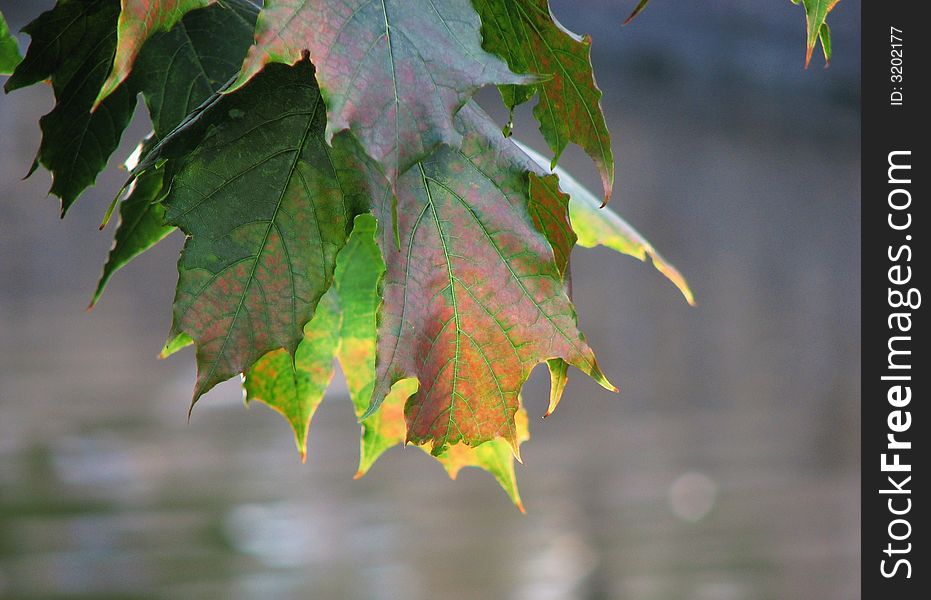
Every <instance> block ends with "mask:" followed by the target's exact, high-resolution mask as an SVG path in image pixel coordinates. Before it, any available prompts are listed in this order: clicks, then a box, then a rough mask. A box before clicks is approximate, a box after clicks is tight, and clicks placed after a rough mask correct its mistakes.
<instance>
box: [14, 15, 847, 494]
mask: <svg viewBox="0 0 931 600" xmlns="http://www.w3.org/2000/svg"><path fill="white" fill-rule="evenodd" d="M804 3H805V6H806V9H807V10H808V11H809V28H810V29H811V28H815V30H816V31H818V32H820V31H822V30H823V31H826V25H824V24H823V21H824V16H825V15H826V14H827V11H828V10H830V8H831V6H833V3H830V2H829V3H827V4H825V3H823V2H821V3H819V2H817V1H815V0H812V1H811V2H809V1H808V0H804ZM643 5H645V3H641V6H639V7H638V10H639V9H642V7H643ZM24 31H25V32H26V33H28V34H29V35H30V36H31V38H32V41H31V45H30V46H29V49H28V51H27V53H26V55H25V57H23V58H22V59H21V61H20V57H19V54H18V52H17V49H16V44H15V40H13V39H12V38H11V37H10V36H9V32H8V30H7V29H6V26H5V23H3V22H2V21H0V72H5V73H12V75H11V76H10V78H9V79H8V81H7V82H6V86H5V89H6V90H7V91H12V90H15V89H18V88H22V87H24V86H28V85H32V84H35V83H38V82H42V81H49V82H50V83H51V88H52V91H53V93H54V96H55V106H54V108H53V109H52V111H51V112H50V113H49V114H47V115H45V116H44V117H42V119H41V120H40V126H41V129H42V141H41V145H40V148H39V151H38V154H37V156H36V159H35V162H34V165H33V170H35V169H36V168H37V167H38V166H39V165H41V166H43V167H45V168H46V169H48V170H49V171H50V172H51V173H52V176H53V184H52V188H51V193H53V194H55V195H56V196H58V197H59V198H60V199H61V210H62V215H64V213H65V212H67V211H68V210H69V208H70V207H71V206H72V205H73V204H74V203H75V201H76V200H77V199H78V197H79V196H80V195H81V193H82V192H83V191H84V190H85V189H86V188H87V187H89V186H91V185H92V184H93V183H94V181H95V179H96V177H97V175H98V174H99V173H100V172H101V170H102V169H103V168H104V167H105V166H106V163H107V161H108V159H109V158H110V156H111V154H112V153H113V152H114V151H115V150H116V148H117V146H118V144H119V142H120V138H121V135H122V133H123V131H124V129H125V128H126V127H127V125H128V123H129V121H130V119H131V117H132V114H133V112H134V109H135V105H136V101H137V97H138V96H139V95H140V94H141V96H142V98H143V99H144V102H145V105H146V107H147V108H148V111H149V115H150V117H151V122H152V127H153V131H152V133H151V135H150V136H149V137H147V138H146V139H145V140H143V141H142V142H141V143H140V144H139V147H138V149H137V151H136V152H135V153H134V154H133V156H132V157H130V160H129V161H128V162H127V168H128V169H129V172H130V179H129V181H128V182H127V185H126V186H125V187H124V189H123V190H121V191H120V193H119V195H118V196H117V199H116V200H115V201H114V203H115V205H116V204H118V212H119V216H120V222H119V225H118V227H117V229H116V234H115V242H114V246H113V248H112V250H111V252H110V255H109V258H108V260H107V263H106V265H105V267H104V271H103V276H102V277H101V280H100V283H99V285H98V288H97V290H96V292H95V294H94V297H93V301H92V304H94V303H96V302H97V300H98V299H99V298H100V295H101V293H102V292H103V290H104V288H105V286H106V284H107V282H108V281H109V279H110V278H111V276H112V275H113V274H114V273H115V272H116V271H118V270H119V269H120V268H122V267H123V266H124V265H126V264H127V263H128V262H129V261H131V260H132V259H133V258H134V257H136V256H137V255H139V254H140V253H142V252H144V251H145V250H147V249H148V248H151V247H152V246H153V245H155V244H156V243H158V242H159V241H160V240H161V239H163V238H164V237H166V236H167V235H169V234H170V233H171V232H173V231H174V230H176V229H180V230H181V231H182V232H183V233H184V235H185V239H186V241H185V245H184V249H183V251H182V253H181V256H180V259H179V262H178V271H179V280H178V287H177V292H176V296H175V301H174V307H173V324H172V330H171V334H170V336H169V341H168V342H167V344H166V346H165V348H164V350H163V352H162V355H163V356H168V355H170V354H172V353H174V352H176V351H177V350H179V349H181V348H184V347H185V346H187V345H190V344H193V345H194V346H195V347H196V358H197V381H196V385H195V391H194V401H196V400H197V399H198V398H199V397H200V396H201V395H202V394H204V393H205V392H206V391H208V390H209V389H211V388H212V387H213V386H215V385H216V384H217V383H219V382H222V381H224V380H226V379H229V378H231V377H234V376H237V375H240V374H242V375H243V385H244V388H245V392H246V400H247V402H251V401H253V400H258V401H261V402H263V403H265V404H267V405H268V406H270V407H272V408H273V409H275V410H277V411H279V412H280V413H281V414H282V415H284V417H285V418H286V419H287V420H288V421H289V422H290V424H291V426H292V427H293V429H294V433H295V439H296V442H297V446H298V448H299V450H300V452H301V454H302V456H303V455H304V454H305V453H306V444H307V434H308V429H309V426H310V421H311V419H312V417H313V414H314V412H315V410H316V409H317V407H318V405H319V404H320V402H321V400H322V398H323V396H324V393H325V391H326V389H327V387H328V386H329V384H330V381H331V379H332V377H333V373H334V363H335V362H338V363H339V364H340V367H341V369H342V371H343V373H344V375H345V378H346V382H347V386H348V390H349V395H350V397H351V400H352V403H353V406H354V407H355V412H356V415H357V416H358V418H359V420H360V423H361V427H362V439H361V458H360V465H359V472H358V474H359V475H362V474H363V473H365V472H366V471H367V470H368V468H369V467H370V466H371V465H372V463H373V462H374V461H375V460H376V459H377V458H378V456H379V455H380V454H381V453H382V452H384V451H385V450H386V449H388V448H390V447H392V446H395V445H399V444H404V443H408V444H413V445H417V446H419V447H421V448H423V449H424V450H425V451H426V452H428V453H430V454H432V455H433V456H434V457H436V458H437V459H438V460H439V461H440V462H441V463H442V464H443V465H444V466H445V468H446V469H447V471H448V472H449V473H450V475H451V476H455V475H456V473H458V471H459V470H460V469H461V468H463V467H466V466H478V467H481V468H484V469H486V470H488V471H489V472H491V473H492V474H493V475H494V476H495V478H496V479H497V480H498V481H499V482H500V483H501V485H502V486H503V487H504V489H505V490H506V491H507V492H508V493H509V494H510V496H511V497H512V499H513V500H514V502H515V503H516V504H517V505H518V506H520V499H519V496H518V493H517V487H516V482H515V477H514V462H513V461H514V459H515V457H517V458H518V459H519V447H520V444H521V443H522V442H523V441H525V440H526V439H528V436H529V433H528V430H527V415H526V413H525V411H524V409H523V407H522V406H521V396H520V393H521V388H522V386H523V384H524V382H525V381H526V380H527V378H528V376H529V375H530V372H531V370H532V369H533V368H534V367H535V366H536V365H537V364H539V363H543V362H545V363H546V364H547V366H548V368H549V371H550V374H551V381H552V391H551V397H550V409H549V411H548V413H547V414H549V412H552V410H553V409H555V407H556V405H557V404H558V403H559V400H560V397H561V395H562V392H563V390H564V388H565V385H566V380H567V373H568V367H569V366H570V365H572V366H574V367H576V368H578V369H579V370H581V371H583V372H585V373H587V374H588V375H590V376H591V377H592V378H593V379H594V380H595V381H597V382H598V383H600V384H601V385H602V386H604V387H605V388H607V389H611V390H613V389H614V387H613V386H612V385H611V383H609V382H608V380H607V379H606V378H605V377H604V375H603V374H602V372H601V370H600V369H599V367H598V365H597V363H596V361H595V357H594V354H593V352H592V350H591V349H590V348H589V346H588V344H587V343H586V341H585V338H584V336H583V335H582V333H581V332H580V331H579V329H578V327H577V324H576V313H575V309H574V308H573V306H572V303H571V300H570V293H569V290H570V281H569V255H570V252H571V250H572V248H573V246H574V245H575V244H576V243H578V244H579V245H582V246H586V247H592V246H596V245H604V246H607V247H609V248H613V249H615V250H617V251H619V252H622V253H624V254H628V255H631V256H634V257H637V258H639V259H641V260H646V259H648V258H649V259H650V260H652V262H653V264H654V265H655V266H656V267H657V268H658V269H659V270H660V271H661V272H663V273H664V274H665V275H666V276H667V277H668V278H669V279H670V280H671V281H672V282H673V283H675V284H676V285H677V286H678V288H679V289H680V290H681V292H682V293H683V294H684V296H685V297H686V299H687V300H688V301H689V302H690V303H691V302H692V295H691V292H690V291H689V289H688V287H687V285H686V283H685V281H684V280H683V278H682V277H681V275H680V274H679V273H678V272H677V271H676V270H675V269H674V268H673V267H672V266H671V265H669V264H668V263H667V262H666V261H665V260H663V258H662V257H661V256H660V255H659V254H658V253H657V252H656V251H655V250H654V249H653V247H652V246H651V245H650V244H649V243H648V242H647V241H646V240H645V239H643V238H642V237H641V236H640V235H639V234H638V233H637V232H636V231H635V230H634V229H633V228H631V227H630V226H629V225H628V224H627V223H626V222H625V221H624V220H623V219H621V218H620V217H619V216H618V215H617V214H615V213H614V212H612V211H611V210H609V209H606V208H603V205H604V204H606V203H607V201H608V198H609V197H610V195H611V190H612V187H613V182H614V166H613V165H614V160H613V156H612V152H611V141H610V136H609V134H608V130H607V127H606V125H605V119H604V115H603V114H602V110H601V106H600V97H601V92H600V90H599V89H598V87H597V86H596V84H595V79H594V75H593V73H592V68H591V62H590V57H589V53H590V40H589V39H588V38H587V37H580V36H577V35H575V34H573V33H571V32H569V31H568V30H566V29H565V28H564V27H563V26H562V25H561V24H559V23H558V22H557V21H556V19H555V18H554V17H553V16H552V14H551V12H550V9H549V5H548V2H547V0H471V1H470V0H446V1H444V2H433V1H432V0H380V1H379V2H373V1H371V0H339V1H337V0H313V1H310V2H308V1H305V0H266V2H265V3H264V6H263V7H262V8H259V7H258V6H256V5H255V4H253V3H252V2H250V1H249V0H122V1H121V0H59V1H58V3H57V4H56V6H55V7H54V8H52V9H51V10H49V11H48V12H46V13H44V14H42V15H40V16H39V17H38V18H36V19H35V20H34V21H33V22H32V23H30V24H29V25H27V26H26V28H25V29H24ZM821 39H822V41H824V40H825V39H826V38H825V37H824V34H822V38H821ZM9 42H12V46H11V45H10V43H9ZM811 45H813V43H812V42H811V41H810V46H811ZM829 49H830V45H829V43H826V44H825V51H826V53H828V52H829ZM485 85H495V86H498V89H499V90H500V95H501V97H502V99H503V101H504V103H505V105H506V106H507V107H508V108H509V109H514V108H515V107H517V106H518V105H520V104H522V103H525V102H528V101H530V100H531V99H533V98H534V97H536V98H537V100H536V106H535V108H534V110H533V114H534V116H535V117H536V119H537V120H538V121H539V127H540V132H541V133H542V135H543V138H544V140H545V141H546V143H547V144H548V146H549V150H550V157H544V156H541V155H539V154H536V153H535V152H533V151H531V150H529V149H528V148H526V147H524V146H522V145H520V144H519V143H518V142H516V141H515V140H514V139H513V138H512V137H510V134H511V131H510V126H509V127H507V128H505V131H504V132H502V131H501V128H500V127H499V126H498V125H497V124H496V123H495V122H494V121H493V120H492V119H490V118H489V117H488V116H487V115H486V114H485V113H484V112H483V111H482V109H481V108H479V107H478V106H477V104H476V103H475V102H474V100H472V96H473V94H474V93H475V92H476V91H477V90H478V89H479V88H480V87H482V86H485ZM570 142H571V143H574V144H576V145H578V146H579V147H580V148H581V149H582V150H584V151H585V152H586V153H587V154H588V155H589V156H590V157H591V158H592V160H593V162H594V164H595V166H596V167H597V169H598V171H599V173H600V174H601V180H602V187H603V189H602V191H601V193H600V194H599V195H598V196H595V195H594V194H592V193H591V192H589V191H587V190H585V189H584V188H583V187H582V186H581V185H579V184H578V182H576V181H575V180H574V179H573V178H571V177H570V176H569V175H567V174H566V173H564V172H562V170H561V169H559V168H558V167H556V162H557V160H558V159H559V156H560V154H561V153H562V152H563V150H564V149H565V148H566V146H567V145H568V144H569V143H570ZM114 209H115V206H114V207H111V210H114ZM108 217H109V213H108ZM108 217H107V218H108ZM104 224H106V218H105V222H104ZM192 406H193V402H192Z"/></svg>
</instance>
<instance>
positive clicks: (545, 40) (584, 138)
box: [473, 0, 614, 202]
mask: <svg viewBox="0 0 931 600" xmlns="http://www.w3.org/2000/svg"><path fill="white" fill-rule="evenodd" d="M473 4H475V7H476V9H477V10H478V12H479V14H480V15H481V17H482V34H483V36H484V47H485V48H486V49H487V50H489V51H491V52H495V53H496V54H498V55H500V56H501V57H503V58H504V59H505V60H506V61H507V63H508V66H510V67H511V70H512V71H514V72H516V73H535V74H538V75H541V76H543V77H544V78H543V81H541V82H539V83H536V84H533V85H529V86H527V85H524V86H503V87H502V88H501V94H502V97H503V98H504V102H505V104H506V105H507V106H508V108H510V109H512V110H513V109H514V107H515V106H517V105H519V104H521V103H523V102H526V101H527V100H529V99H530V98H531V97H533V95H534V93H536V92H537V91H539V95H540V98H539V101H538V102H537V105H536V106H535V107H534V109H533V114H534V116H535V117H536V118H537V121H539V122H540V132H541V133H542V134H543V138H544V139H545V140H546V143H547V144H548V145H549V147H550V149H551V150H552V151H553V165H555V164H556V162H557V161H558V160H559V157H560V156H561V155H562V152H563V150H565V149H566V146H567V145H568V144H569V142H573V143H575V144H578V145H579V146H580V147H581V148H582V149H583V150H585V152H586V153H587V154H588V155H589V156H590V157H591V158H592V160H593V161H594V162H595V165H596V166H597V167H598V171H599V173H600V174H601V183H602V186H603V187H604V201H605V202H607V201H608V199H609V198H610V196H611V190H612V188H613V187H614V155H613V153H612V152H611V136H610V134H609V133H608V126H607V124H606V123H605V118H604V114H603V112H602V110H601V90H600V89H598V85H597V84H596V83H595V75H594V73H593V72H592V63H591V56H590V55H591V39H590V38H589V37H588V36H581V37H580V36H577V35H575V34H574V33H572V32H571V31H569V30H567V29H566V28H564V27H563V26H562V25H561V24H560V23H559V22H558V21H557V20H556V18H555V17H553V15H552V14H551V12H550V7H549V1H548V0H473Z"/></svg>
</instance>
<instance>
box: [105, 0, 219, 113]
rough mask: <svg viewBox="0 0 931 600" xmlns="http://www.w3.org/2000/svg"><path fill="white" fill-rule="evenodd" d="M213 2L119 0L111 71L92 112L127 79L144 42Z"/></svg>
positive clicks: (205, 0) (190, 0)
mask: <svg viewBox="0 0 931 600" xmlns="http://www.w3.org/2000/svg"><path fill="white" fill-rule="evenodd" d="M213 1H214V0H121V4H122V9H121V11H120V17H119V23H118V26H117V29H118V33H117V44H116V56H115V58H114V60H113V67H112V69H111V70H110V71H109V75H108V76H107V78H106V81H104V83H103V85H102V87H101V88H100V92H99V94H98V95H97V97H96V98H95V101H94V103H93V109H94V110H97V107H98V106H99V105H100V103H101V102H103V101H104V99H105V98H106V97H107V96H109V95H110V94H112V93H113V92H114V90H116V89H117V88H118V87H119V86H120V84H122V83H123V82H124V81H125V80H126V78H127V77H129V73H130V71H131V70H132V68H133V63H134V62H135V61H136V57H137V56H138V55H139V52H140V51H141V50H142V45H143V44H144V43H145V41H146V40H147V39H149V38H150V37H151V36H152V35H154V34H155V33H156V32H159V31H168V30H169V29H171V28H172V26H174V24H175V23H177V22H178V21H180V20H181V17H183V16H184V15H185V13H187V12H190V11H192V10H194V9H195V8H203V7H205V6H207V5H208V4H210V3H211V2H213ZM217 33H219V32H217Z"/></svg>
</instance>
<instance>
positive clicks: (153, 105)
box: [91, 0, 258, 306]
mask: <svg viewBox="0 0 931 600" xmlns="http://www.w3.org/2000/svg"><path fill="white" fill-rule="evenodd" d="M226 2H227V3H228V5H229V6H228V7H227V6H226V5H221V4H217V5H214V6H210V7H208V8H205V9H203V10H195V11H192V12H190V13H188V14H187V15H185V17H184V18H183V19H182V20H181V21H180V22H179V23H178V24H177V25H176V26H175V27H174V28H173V29H172V30H171V31H169V32H165V33H158V34H156V35H154V36H153V37H152V38H151V39H150V40H149V41H148V42H147V43H146V45H145V47H144V48H143V50H142V52H141V54H140V55H139V59H138V60H137V63H136V70H135V72H134V75H133V76H132V78H131V81H132V83H133V84H136V85H137V86H138V87H139V89H140V90H141V91H142V94H143V97H144V98H145V102H146V106H147V107H148V109H149V116H150V118H151V120H152V126H153V128H154V129H155V132H154V135H155V139H153V140H152V141H151V142H149V143H146V144H144V145H140V148H139V149H138V150H137V153H135V154H134V160H135V162H138V157H139V156H142V155H144V154H145V153H146V152H148V150H149V148H150V147H151V146H152V145H154V143H155V141H156V140H157V139H160V138H162V137H164V136H166V135H167V134H168V133H170V132H171V131H172V130H173V129H174V128H175V127H177V126H178V125H179V124H180V123H181V122H182V121H183V120H184V119H185V117H186V116H187V115H188V114H189V113H191V112H192V111H193V110H194V109H196V108H197V107H198V106H200V105H201V104H202V103H203V102H204V101H205V100H207V99H209V98H210V97H211V96H212V95H213V94H214V93H215V92H217V91H218V90H219V89H220V88H221V87H222V86H223V85H224V84H225V83H226V82H228V80H229V79H230V78H231V77H232V76H234V75H235V74H236V72H237V71H238V70H239V67H240V65H241V64H242V58H243V57H244V56H245V54H246V50H247V49H248V48H249V45H250V44H251V43H252V29H253V27H254V25H255V17H256V15H257V14H258V9H256V8H255V7H254V6H253V5H252V4H250V3H249V2H246V1H245V0H226ZM135 166H136V165H135V163H134V162H129V163H128V164H127V168H128V169H129V170H132V169H134V168H135ZM167 170H168V167H163V168H159V169H158V170H157V171H158V172H157V173H156V172H155V171H151V172H147V173H145V174H144V175H143V176H142V177H140V178H139V180H137V182H136V183H135V188H134V191H131V192H129V193H128V194H127V195H126V197H125V199H123V200H122V202H121V204H120V225H119V227H118V228H117V231H116V237H115V240H114V246H113V250H112V251H111V252H110V257H109V259H108V260H107V264H106V265H105V266H104V272H103V276H102V277H101V279H100V282H99V283H98V285H97V290H96V291H95V293H94V297H93V299H92V300H91V306H94V305H95V304H96V303H97V302H98V301H99V300H100V296H101V294H102V293H103V290H104V288H105V286H106V285H107V282H108V281H109V279H110V277H112V276H113V274H114V273H115V272H116V271H117V270H119V269H121V268H122V267H124V266H125V265H126V264H127V263H129V262H130V261H131V260H132V259H133V258H135V257H136V256H138V255H139V254H142V253H143V252H145V251H146V250H148V249H149V248H151V247H152V246H154V245H155V244H157V243H158V242H159V241H161V240H162V239H164V238H165V237H166V236H167V235H168V234H169V233H171V232H172V231H173V230H174V229H175V227H173V226H170V225H167V224H165V222H164V216H165V209H164V207H163V206H162V205H161V204H160V203H159V201H160V200H161V198H162V196H163V195H164V194H163V193H162V180H163V178H164V177H163V173H164V172H165V171H167ZM168 179H170V176H168ZM166 191H167V190H166Z"/></svg>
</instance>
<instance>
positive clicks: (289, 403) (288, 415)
mask: <svg viewBox="0 0 931 600" xmlns="http://www.w3.org/2000/svg"><path fill="white" fill-rule="evenodd" d="M339 317H340V314H339V304H338V300H337V295H336V290H335V289H334V288H330V290H329V291H328V292H327V293H326V294H325V295H324V296H323V298H321V299H320V302H319V303H318V304H317V310H316V312H315V313H314V317H313V319H311V321H310V322H309V323H307V325H306V326H305V327H304V339H303V340H302V341H301V343H300V345H298V347H297V351H296V352H295V354H294V357H293V360H292V357H291V356H290V355H289V354H288V352H287V351H285V350H284V349H279V350H274V351H272V352H270V353H268V354H266V355H265V356H263V357H262V358H261V359H260V360H259V361H258V362H256V363H255V364H254V365H252V367H251V368H250V369H249V370H247V371H246V373H245V377H244V379H243V387H244V388H245V390H246V402H251V401H253V400H260V401H262V402H264V403H265V404H267V405H268V406H270V407H272V408H273V409H274V410H276V411H278V412H279V413H281V414H282V415H283V416H284V417H285V419H287V420H288V422H289V423H290V424H291V428H292V429H293V430H294V441H295V443H296V444H297V448H298V451H299V452H300V454H301V460H302V461H303V460H306V458H307V432H308V430H309V428H310V421H311V419H312V418H313V416H314V413H315V412H316V410H317V407H318V406H319V405H320V402H321V401H322V400H323V395H324V393H325V392H326V390H327V388H328V387H329V385H330V380H332V379H333V354H334V352H335V351H336V346H337V344H338V343H339Z"/></svg>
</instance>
